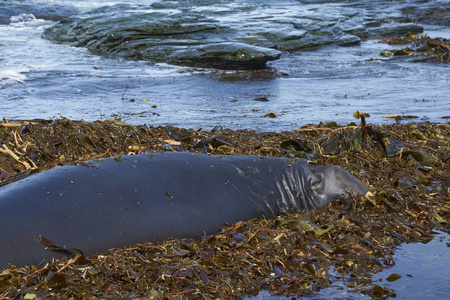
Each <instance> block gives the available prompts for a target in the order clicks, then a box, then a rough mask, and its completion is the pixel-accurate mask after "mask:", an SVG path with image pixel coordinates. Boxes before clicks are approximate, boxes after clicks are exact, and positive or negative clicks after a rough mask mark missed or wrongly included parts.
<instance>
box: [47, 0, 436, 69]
mask: <svg viewBox="0 0 450 300" xmlns="http://www.w3.org/2000/svg"><path fill="white" fill-rule="evenodd" d="M330 2H336V4H335V5H334V4H330ZM434 2H436V1H433V3H434ZM430 5H431V4H430ZM430 5H428V4H427V7H429V8H430V9H431V8H433V6H430ZM405 6H407V7H409V6H411V8H408V9H406V8H405ZM330 7H332V11H330ZM421 7H422V1H394V2H392V1H381V2H379V1H376V2H373V1H350V2H349V1H340V0H337V1H322V0H318V1H312V0H311V1H309V0H308V1H298V2H297V1H287V0H281V1H257V2H255V1H251V0H242V1H224V0H211V1H193V0H179V1H164V0H162V1H160V2H155V3H152V4H151V5H129V4H117V5H113V6H108V7H102V8H99V9H96V10H92V11H89V12H86V13H83V14H80V15H78V16H75V17H72V18H70V19H69V20H65V21H64V22H60V23H59V24H56V25H55V26H53V27H50V28H48V29H47V30H46V31H45V32H44V34H43V37H44V38H46V39H49V40H51V41H55V42H58V43H65V44H69V45H72V46H77V47H87V48H88V49H90V50H91V51H92V52H94V53H97V54H101V55H114V56H119V57H123V58H126V59H136V60H147V61H151V62H165V63H169V64H176V65H183V66H193V67H212V68H218V69H233V70H235V69H240V70H250V69H262V68H265V67H266V63H267V62H269V61H272V60H276V59H278V58H279V57H280V55H281V54H282V51H298V50H303V49H307V48H312V47H320V46H323V45H329V44H337V45H341V46H351V45H355V44H358V43H359V42H360V39H361V38H367V37H374V36H377V37H379V36H398V35H404V34H405V33H406V32H412V33H420V32H422V31H423V27H422V26H421V25H420V24H416V23H415V20H411V16H410V15H409V11H411V10H414V11H416V10H417V11H419V10H420V9H421ZM436 7H438V6H437V4H436ZM436 7H434V8H436ZM402 9H403V11H402ZM405 9H406V10H405ZM436 9H437V8H436ZM436 9H434V10H432V11H430V14H434V13H436ZM438 12H439V13H441V12H442V15H443V18H444V16H445V9H443V10H442V11H441V10H438Z"/></svg>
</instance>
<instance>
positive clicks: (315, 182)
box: [309, 178, 323, 190]
mask: <svg viewBox="0 0 450 300" xmlns="http://www.w3.org/2000/svg"><path fill="white" fill-rule="evenodd" d="M322 182H323V181H322V179H321V178H318V179H312V180H311V181H310V183H309V184H310V186H311V189H312V190H317V189H320V188H321V187H322Z"/></svg>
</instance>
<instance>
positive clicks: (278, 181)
mask: <svg viewBox="0 0 450 300" xmlns="http://www.w3.org/2000/svg"><path fill="white" fill-rule="evenodd" d="M367 190H368V189H367V187H366V186H365V185H364V184H363V183H362V182H361V181H359V179H357V178H355V177H353V176H352V175H350V174H349V173H348V172H346V171H344V170H342V169H340V168H338V167H335V166H317V165H309V164H307V162H306V161H304V160H298V161H291V160H289V159H286V158H271V157H258V156H209V155H202V154H192V153H159V154H151V155H135V156H124V157H121V158H120V159H109V160H105V161H94V162H92V164H88V165H83V166H80V165H71V166H65V167H60V168H56V169H53V170H50V171H46V172H42V173H39V174H36V175H32V176H30V177H28V178H26V179H23V180H20V181H17V182H13V183H11V184H9V185H6V186H4V187H2V188H0V267H5V266H6V265H7V264H8V263H12V264H15V265H26V264H37V263H39V262H40V261H41V260H42V259H43V258H52V257H61V256H63V255H64V253H59V252H55V251H48V250H45V246H44V245H42V244H41V243H39V242H38V240H39V235H42V236H43V237H45V238H48V239H51V240H53V241H55V242H56V243H57V244H58V245H60V246H64V247H66V248H78V249H81V250H82V251H84V253H85V254H93V253H96V252H104V251H106V250H108V249H110V248H118V247H123V246H129V245H133V244H136V243H139V242H144V241H150V240H161V239H164V238H168V237H178V238H181V237H195V236H200V235H203V234H211V233H214V232H217V231H218V230H220V228H221V227H223V225H224V223H230V224H231V223H234V222H237V221H240V220H248V219H251V218H257V217H263V216H265V217H270V215H277V214H279V213H280V212H295V211H297V210H299V209H312V208H314V207H318V206H320V205H323V204H326V203H329V202H332V201H334V200H336V199H338V198H339V197H346V196H347V195H348V192H350V193H365V192H367ZM65 255H67V254H65Z"/></svg>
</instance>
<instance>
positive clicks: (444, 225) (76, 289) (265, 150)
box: [0, 119, 450, 299]
mask: <svg viewBox="0 0 450 300" xmlns="http://www.w3.org/2000/svg"><path fill="white" fill-rule="evenodd" d="M449 130H450V126H449V125H448V124H431V123H417V124H399V123H395V124H393V125H389V126H374V125H370V124H365V128H364V131H362V128H361V127H360V126H357V124H355V123H353V124H349V125H348V126H339V125H337V124H336V123H328V124H322V123H321V124H319V125H317V126H315V125H308V126H304V127H302V128H300V129H298V130H294V131H290V132H279V133H277V132H257V131H252V130H230V129H224V128H221V127H217V128H214V129H213V130H211V131H203V130H201V129H198V130H193V129H189V130H188V129H180V128H175V127H170V126H169V127H147V126H133V125H129V124H124V123H121V122H119V121H117V120H116V121H104V122H83V121H70V120H67V119H58V120H53V121H45V120H32V121H26V120H22V121H20V122H13V121H9V122H8V121H6V120H5V121H4V122H3V123H0V141H1V143H2V144H1V145H0V146H1V147H2V149H6V147H7V149H9V150H10V151H11V152H12V153H14V154H15V156H13V155H11V154H10V153H9V152H2V153H0V178H1V179H2V180H3V182H8V181H10V180H14V179H15V178H20V176H26V175H27V174H29V173H30V172H33V170H34V171H36V170H39V171H42V170H46V169H48V168H52V167H55V166H58V165H65V164H69V163H80V162H81V161H85V160H87V159H96V158H103V157H111V156H118V155H124V154H130V153H136V152H146V151H195V152H204V153H212V154H227V155H268V156H286V157H291V158H296V157H305V158H307V159H310V160H314V161H316V162H317V163H320V164H335V165H338V166H341V167H343V168H345V169H347V170H349V171H350V172H352V173H353V174H355V175H357V176H358V177H359V178H361V179H362V180H363V181H364V182H365V183H366V184H368V185H369V186H370V188H371V191H372V193H373V195H372V197H367V198H353V199H349V200H339V201H337V202H335V203H332V204H328V205H326V206H324V207H320V208H318V209H315V210H313V211H309V212H304V211H301V212H298V213H297V214H290V215H281V216H274V217H273V218H271V219H267V220H256V219H252V220H243V221H241V222H238V223H236V224H229V225H228V226H225V227H224V229H223V230H222V231H221V232H219V233H217V234H215V235H210V236H203V237H197V238H189V239H167V240H165V241H162V242H147V243H143V244H138V245H134V246H131V247H128V248H124V249H114V250H110V251H109V252H107V253H102V254H98V255H93V256H90V257H88V258H87V257H84V256H83V255H82V254H81V253H80V254H78V253H77V254H76V255H74V256H73V257H72V258H71V259H64V260H60V261H59V260H57V261H52V262H45V261H44V262H42V263H41V264H39V265H38V266H27V267H23V268H15V267H14V266H9V267H8V268H6V269H4V270H2V271H0V297H5V298H17V299H18V298H25V299H33V298H34V297H37V298H49V299H51V298H58V299H59V298H73V299H93V298H98V297H101V298H148V299H167V298H176V299H197V298H198V299H212V298H220V299H222V298H228V299H234V298H239V297H242V296H244V295H256V294H258V292H259V291H261V290H262V289H265V290H268V291H270V293H272V294H279V295H310V294H314V293H315V292H317V291H318V290H320V289H322V288H324V287H327V286H328V285H330V284H331V283H333V282H334V281H336V280H344V282H346V284H347V286H348V287H349V288H350V291H357V292H360V293H365V294H368V295H370V296H372V297H376V298H383V297H387V296H394V295H395V291H393V290H391V289H387V288H383V287H381V286H379V285H377V284H375V283H373V282H372V280H371V275H372V274H373V273H376V272H379V271H381V270H383V269H385V268H388V267H389V266H392V265H393V264H394V262H393V259H392V255H393V253H394V250H395V247H396V246H397V245H399V244H400V243H403V242H427V241H429V240H431V239H432V238H433V235H434V232H433V229H434V228H438V229H439V230H442V231H445V232H447V233H449V232H450V226H449V221H450V201H449V186H450V185H449V183H450V172H449V165H450V160H449V157H450V155H449V153H450V151H449V148H450V145H449V135H450V134H449ZM24 162H27V164H28V166H27V165H26V164H24ZM391 280H395V278H394V277H393V278H391Z"/></svg>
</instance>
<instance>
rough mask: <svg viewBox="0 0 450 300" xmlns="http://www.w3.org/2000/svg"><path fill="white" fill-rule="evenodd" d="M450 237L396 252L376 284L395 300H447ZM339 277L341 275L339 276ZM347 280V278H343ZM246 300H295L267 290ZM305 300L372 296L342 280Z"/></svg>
mask: <svg viewBox="0 0 450 300" xmlns="http://www.w3.org/2000/svg"><path fill="white" fill-rule="evenodd" d="M448 245H450V235H448V234H446V233H443V232H440V233H439V234H438V235H436V236H435V238H434V239H433V240H432V241H431V242H429V243H427V244H421V243H411V244H403V245H401V246H400V247H398V249H397V250H396V254H395V256H394V262H395V265H394V266H393V267H391V268H389V269H387V270H384V271H382V272H380V273H377V274H375V275H374V276H373V277H372V280H373V283H374V284H377V285H379V286H381V287H383V288H390V289H394V290H395V293H396V296H395V299H405V300H408V299H411V300H423V299H433V300H445V299H449V295H450V247H449V246H448ZM391 274H398V275H400V276H401V278H400V279H398V280H396V281H393V282H389V281H387V280H386V279H387V278H388V277H389V276H390V275H391ZM337 278H339V276H337ZM344 280H345V279H344ZM246 299H265V300H284V299H292V297H280V296H270V294H269V293H268V292H267V291H264V292H261V293H260V294H259V295H258V296H256V297H248V298H246ZM296 299H304V300H311V299H315V300H322V299H323V300H325V299H327V300H331V299H335V300H338V299H355V300H357V299H362V300H365V299H367V300H369V299H371V297H369V296H367V295H364V294H361V293H358V292H355V291H351V290H350V289H349V288H348V287H347V286H346V285H345V283H344V281H343V280H342V279H337V280H335V281H334V282H332V284H331V285H330V286H329V287H327V288H325V289H323V290H321V291H319V293H317V294H316V295H315V296H312V297H297V298H296Z"/></svg>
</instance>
